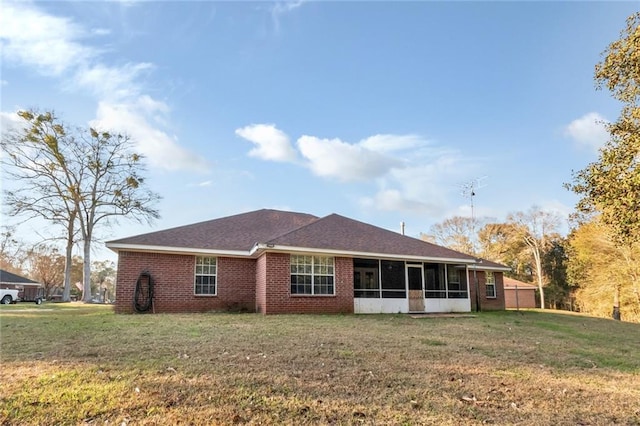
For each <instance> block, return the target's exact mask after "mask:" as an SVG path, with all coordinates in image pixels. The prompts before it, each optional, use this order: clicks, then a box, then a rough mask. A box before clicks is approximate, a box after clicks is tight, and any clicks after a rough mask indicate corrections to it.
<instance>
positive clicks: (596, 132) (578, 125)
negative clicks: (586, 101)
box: [564, 112, 609, 151]
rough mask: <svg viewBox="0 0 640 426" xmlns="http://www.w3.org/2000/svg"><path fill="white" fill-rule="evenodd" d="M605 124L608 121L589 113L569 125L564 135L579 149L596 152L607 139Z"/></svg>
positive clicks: (607, 133)
mask: <svg viewBox="0 0 640 426" xmlns="http://www.w3.org/2000/svg"><path fill="white" fill-rule="evenodd" d="M605 123H608V121H607V119H605V118H604V117H603V116H601V115H600V114H598V113H597V112H590V113H588V114H585V115H583V116H582V117H580V118H577V119H575V120H573V121H572V122H571V123H569V124H568V125H567V127H566V128H565V130H564V134H565V136H567V137H569V138H571V139H573V141H574V142H575V143H576V145H578V146H579V147H583V148H588V149H591V150H593V151H597V150H598V149H599V148H600V147H602V146H603V145H604V144H605V142H606V141H607V140H608V139H609V132H608V131H607V129H606V127H605Z"/></svg>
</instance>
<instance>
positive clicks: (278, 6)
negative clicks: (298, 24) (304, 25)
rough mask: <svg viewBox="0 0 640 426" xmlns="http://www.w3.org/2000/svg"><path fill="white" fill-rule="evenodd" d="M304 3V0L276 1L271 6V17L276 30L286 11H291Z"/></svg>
mask: <svg viewBox="0 0 640 426" xmlns="http://www.w3.org/2000/svg"><path fill="white" fill-rule="evenodd" d="M303 4H304V0H298V1H278V2H275V3H274V4H273V7H271V19H272V20H273V26H274V28H275V29H276V31H279V30H280V19H281V18H282V16H284V15H286V14H287V13H291V12H292V11H294V10H296V9H297V8H299V7H300V6H302V5H303Z"/></svg>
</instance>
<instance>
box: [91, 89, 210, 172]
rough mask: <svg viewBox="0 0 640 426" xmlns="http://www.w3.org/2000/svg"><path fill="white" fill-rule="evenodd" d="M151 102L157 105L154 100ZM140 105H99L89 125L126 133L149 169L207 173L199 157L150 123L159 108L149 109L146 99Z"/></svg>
mask: <svg viewBox="0 0 640 426" xmlns="http://www.w3.org/2000/svg"><path fill="white" fill-rule="evenodd" d="M154 102H156V103H157V101H154ZM141 103H142V104H146V105H145V107H140V104H139V103H136V102H133V103H119V104H117V103H109V102H100V103H99V105H98V111H97V118H96V119H95V120H93V121H92V122H91V125H92V126H94V127H96V128H98V129H110V130H115V131H117V132H122V133H126V134H127V135H129V136H130V137H131V138H132V139H133V140H134V142H135V143H136V145H137V147H138V149H139V150H140V152H141V153H142V154H144V155H145V156H146V157H147V159H148V160H149V163H150V164H151V165H153V166H157V167H161V168H164V169H167V170H172V171H176V170H190V171H195V172H206V171H208V169H209V165H208V164H207V162H206V161H205V160H204V159H203V158H201V157H199V156H197V155H195V154H193V153H191V152H189V151H187V150H186V149H184V148H182V147H181V146H180V145H179V144H178V143H177V142H176V139H175V137H171V136H169V135H168V134H167V133H165V132H164V131H162V130H159V129H157V128H156V127H154V126H152V125H151V124H150V117H149V115H150V114H153V113H154V112H157V111H158V109H161V108H162V107H161V106H160V104H158V106H156V108H155V109H149V108H148V106H149V99H146V98H145V97H142V98H141ZM145 108H146V109H145Z"/></svg>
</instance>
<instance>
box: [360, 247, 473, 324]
mask: <svg viewBox="0 0 640 426" xmlns="http://www.w3.org/2000/svg"><path fill="white" fill-rule="evenodd" d="M467 268H468V266H467V265H466V264H459V263H431V262H420V261H402V260H386V259H364V258H356V259H354V260H353V289H354V294H353V297H354V299H353V300H354V312H355V313H411V312H416V313H417V312H433V313H436V312H469V311H470V310H471V302H470V298H469V285H468V284H469V283H468V280H467V277H468V276H469V274H468V270H467Z"/></svg>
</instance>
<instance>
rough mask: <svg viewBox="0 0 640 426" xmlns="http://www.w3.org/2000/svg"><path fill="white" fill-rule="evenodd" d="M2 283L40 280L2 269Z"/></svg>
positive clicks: (25, 282)
mask: <svg viewBox="0 0 640 426" xmlns="http://www.w3.org/2000/svg"><path fill="white" fill-rule="evenodd" d="M0 283H2V284H36V285H40V283H39V282H37V281H33V280H30V279H29V278H25V277H21V276H20V275H16V274H12V273H11V272H8V271H5V270H4V269H0Z"/></svg>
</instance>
